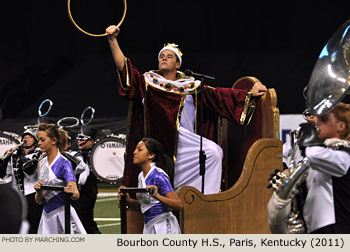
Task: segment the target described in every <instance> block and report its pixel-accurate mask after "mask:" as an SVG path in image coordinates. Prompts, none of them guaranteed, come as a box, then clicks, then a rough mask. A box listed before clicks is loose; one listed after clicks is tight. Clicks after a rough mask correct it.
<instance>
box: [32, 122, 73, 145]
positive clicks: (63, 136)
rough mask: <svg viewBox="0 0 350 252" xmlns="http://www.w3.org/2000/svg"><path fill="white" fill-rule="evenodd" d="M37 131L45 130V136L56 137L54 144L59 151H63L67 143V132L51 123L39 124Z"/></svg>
mask: <svg viewBox="0 0 350 252" xmlns="http://www.w3.org/2000/svg"><path fill="white" fill-rule="evenodd" d="M39 131H46V133H47V136H48V137H49V138H50V139H54V138H56V140H57V142H56V146H57V148H58V149H59V150H60V151H63V150H64V148H65V147H66V143H67V132H66V131H65V130H60V129H59V128H58V126H57V125H56V124H53V123H41V124H40V125H39Z"/></svg>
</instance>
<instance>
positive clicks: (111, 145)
mask: <svg viewBox="0 0 350 252" xmlns="http://www.w3.org/2000/svg"><path fill="white" fill-rule="evenodd" d="M100 146H101V148H103V149H104V148H122V147H124V144H122V143H118V142H106V143H101V145H100Z"/></svg>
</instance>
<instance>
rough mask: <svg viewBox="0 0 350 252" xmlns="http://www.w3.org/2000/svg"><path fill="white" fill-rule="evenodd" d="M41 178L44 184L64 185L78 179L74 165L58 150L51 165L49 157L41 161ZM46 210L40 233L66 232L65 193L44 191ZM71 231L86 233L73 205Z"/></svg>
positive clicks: (40, 225) (43, 214) (39, 229)
mask: <svg viewBox="0 0 350 252" xmlns="http://www.w3.org/2000/svg"><path fill="white" fill-rule="evenodd" d="M39 180H40V181H42V182H43V183H44V185H50V186H61V187H64V186H66V185H67V183H68V182H70V181H76V179H75V175H74V172H73V168H72V165H71V163H70V161H68V160H67V159H66V158H65V157H63V156H62V155H61V153H60V152H58V154H57V156H56V158H55V159H54V161H53V162H52V164H51V165H49V163H48V160H47V157H45V158H44V159H42V160H41V161H40V169H39ZM44 198H45V204H44V210H43V213H42V215H41V220H40V224H39V228H38V234H64V194H63V192H59V191H44ZM70 210H71V232H72V233H75V234H86V232H85V229H84V227H83V225H82V223H81V221H80V219H79V217H78V215H77V213H76V212H75V210H74V208H73V207H72V206H71V208H70Z"/></svg>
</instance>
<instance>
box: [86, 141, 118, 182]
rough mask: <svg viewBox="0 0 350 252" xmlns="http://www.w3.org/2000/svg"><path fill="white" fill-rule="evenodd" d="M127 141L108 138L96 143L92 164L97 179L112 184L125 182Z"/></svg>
mask: <svg viewBox="0 0 350 252" xmlns="http://www.w3.org/2000/svg"><path fill="white" fill-rule="evenodd" d="M124 153H125V140H123V139H121V138H118V137H115V136H108V137H104V138H101V139H99V140H97V141H96V143H95V145H94V146H93V148H92V150H91V156H90V164H91V169H92V172H93V173H94V174H95V175H96V177H97V178H98V179H99V180H101V181H105V182H108V183H110V184H116V183H119V182H121V181H122V180H123V172H124Z"/></svg>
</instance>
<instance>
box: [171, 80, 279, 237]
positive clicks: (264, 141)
mask: <svg viewBox="0 0 350 252" xmlns="http://www.w3.org/2000/svg"><path fill="white" fill-rule="evenodd" d="M259 82H260V81H259V80H258V79H257V78H254V77H243V78H241V79H239V80H238V81H236V83H235V84H234V85H233V87H234V88H251V87H252V86H253V85H254V84H255V83H259ZM248 121H249V124H248V125H244V126H240V125H237V124H234V123H231V122H228V121H227V120H224V119H223V121H222V139H221V146H222V148H223V150H224V166H223V167H224V168H223V180H222V191H221V192H220V193H217V194H210V195H204V194H202V193H201V192H200V191H198V190H197V189H195V188H193V187H190V186H184V187H181V188H180V189H179V190H178V191H177V193H178V195H179V197H180V198H181V200H182V202H183V204H184V210H183V211H182V212H181V213H180V225H181V229H182V232H183V233H270V231H269V227H268V223H267V211H266V205H267V202H268V200H269V198H270V197H271V191H270V190H268V189H267V188H266V186H267V182H268V177H269V176H270V174H271V173H272V172H273V171H274V170H275V169H278V168H281V167H282V142H281V141H280V140H278V132H279V111H278V108H277V97H276V92H275V90H274V89H268V92H267V93H266V94H265V95H264V96H262V97H261V98H259V99H256V104H255V111H254V113H253V114H252V116H251V118H249V116H248V118H247V119H246V123H247V122H248Z"/></svg>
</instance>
